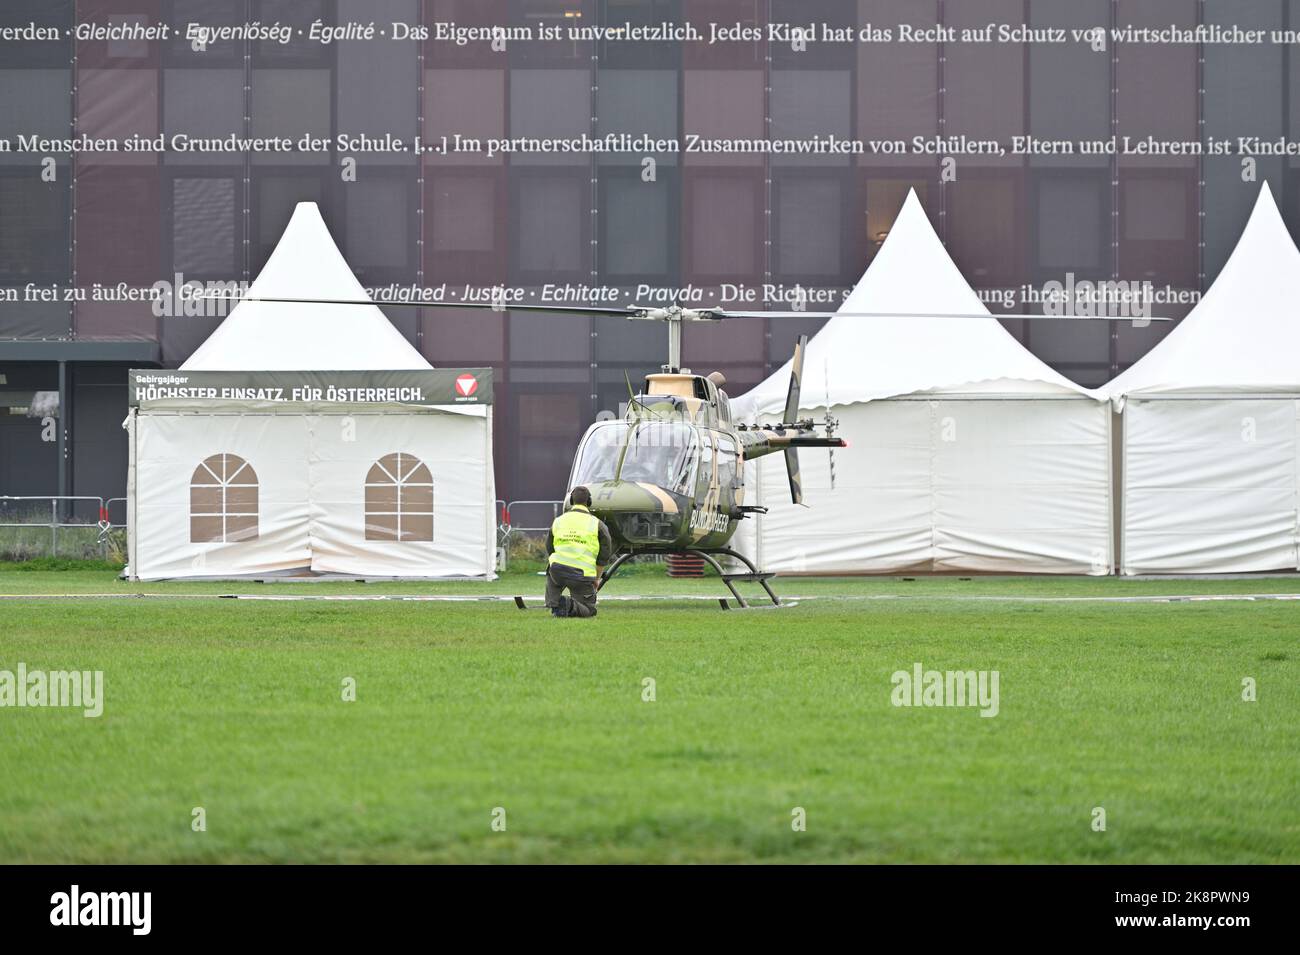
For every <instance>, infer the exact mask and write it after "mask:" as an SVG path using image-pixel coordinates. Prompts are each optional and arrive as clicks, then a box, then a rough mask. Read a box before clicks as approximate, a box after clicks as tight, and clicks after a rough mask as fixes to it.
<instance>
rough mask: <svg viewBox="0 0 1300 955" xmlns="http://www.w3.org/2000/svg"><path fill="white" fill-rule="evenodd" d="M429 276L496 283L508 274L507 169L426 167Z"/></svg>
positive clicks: (440, 279)
mask: <svg viewBox="0 0 1300 955" xmlns="http://www.w3.org/2000/svg"><path fill="white" fill-rule="evenodd" d="M424 188H425V213H424V219H425V223H424V226H425V233H426V234H425V240H424V252H425V261H426V267H425V278H426V280H427V281H428V282H430V283H433V284H438V283H442V282H449V283H451V284H453V285H459V284H477V285H490V284H494V283H496V282H499V281H503V280H504V279H505V277H506V264H505V262H506V243H505V236H506V235H507V234H509V231H510V230H509V227H508V223H507V220H506V208H505V205H506V204H505V199H504V196H505V173H504V171H503V170H497V169H457V170H449V169H442V168H438V169H426V170H425V185H424Z"/></svg>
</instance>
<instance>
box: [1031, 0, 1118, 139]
mask: <svg viewBox="0 0 1300 955" xmlns="http://www.w3.org/2000/svg"><path fill="white" fill-rule="evenodd" d="M1028 6H1029V18H1030V23H1031V25H1032V26H1033V27H1035V28H1040V27H1057V28H1063V29H1065V30H1067V31H1073V30H1090V29H1093V28H1096V27H1098V26H1101V27H1103V28H1104V27H1106V26H1107V24H1108V23H1109V19H1110V6H1111V4H1110V0H1034V2H1033V3H1031V4H1029V5H1028ZM1110 87H1111V82H1110V56H1109V54H1108V53H1098V52H1094V51H1093V49H1092V47H1091V45H1090V44H1089V43H1087V42H1082V43H1076V42H1073V40H1071V41H1070V42H1067V43H1063V44H1062V43H1051V44H1048V43H1035V44H1032V45H1031V46H1030V47H1029V83H1028V94H1029V129H1030V132H1032V133H1033V134H1034V135H1035V136H1038V137H1041V138H1044V139H1061V140H1071V141H1075V140H1081V139H1109V138H1110ZM1035 161H1036V162H1037V161H1038V160H1035ZM1044 161H1045V162H1048V163H1049V164H1050V163H1051V162H1052V161H1051V160H1044ZM1105 162H1106V160H1104V159H1103V160H1102V164H1103V165H1104V164H1105Z"/></svg>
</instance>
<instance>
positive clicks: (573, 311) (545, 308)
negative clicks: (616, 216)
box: [202, 294, 642, 318]
mask: <svg viewBox="0 0 1300 955" xmlns="http://www.w3.org/2000/svg"><path fill="white" fill-rule="evenodd" d="M202 297H203V298H208V299H226V300H229V301H236V302H268V303H270V304H273V305H374V306H376V307H378V308H478V309H488V310H490V311H493V312H555V313H560V314H567V315H611V316H616V317H618V318H629V317H632V318H635V317H637V316H636V315H635V314H633V313H635V312H639V311H642V309H640V308H637V307H634V306H627V307H625V308H607V307H603V306H596V305H579V306H573V307H570V306H567V305H526V304H522V303H514V302H509V303H501V304H497V303H495V302H385V301H383V300H382V299H381V300H378V301H375V300H371V299H359V298H358V299H351V298H271V297H262V296H251V295H222V294H213V295H204V296H202Z"/></svg>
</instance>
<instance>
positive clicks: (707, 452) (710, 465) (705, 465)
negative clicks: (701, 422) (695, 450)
mask: <svg viewBox="0 0 1300 955" xmlns="http://www.w3.org/2000/svg"><path fill="white" fill-rule="evenodd" d="M715 477H716V475H715V473H714V460H713V432H711V431H705V430H704V429H703V428H701V429H700V467H699V485H698V492H699V493H701V494H704V493H707V492H708V490H709V489H710V488H711V487H713V481H714V478H715Z"/></svg>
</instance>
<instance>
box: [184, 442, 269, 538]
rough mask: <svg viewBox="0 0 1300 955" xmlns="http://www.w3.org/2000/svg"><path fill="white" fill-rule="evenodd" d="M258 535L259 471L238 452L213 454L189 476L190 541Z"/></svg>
mask: <svg viewBox="0 0 1300 955" xmlns="http://www.w3.org/2000/svg"><path fill="white" fill-rule="evenodd" d="M256 539H257V472H256V471H254V470H253V466H252V465H251V464H249V463H248V462H247V461H245V460H244V459H243V458H241V457H240V456H239V455H237V454H224V453H223V454H214V455H212V457H210V458H207V459H205V460H204V461H203V463H202V464H200V465H199V466H198V467H197V468H195V469H194V476H193V477H192V478H190V542H191V543H194V544H232V543H235V542H237V541H250V540H256Z"/></svg>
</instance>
